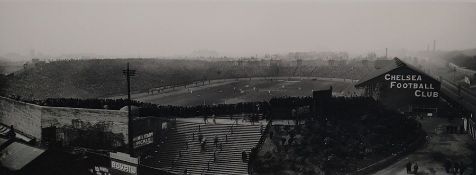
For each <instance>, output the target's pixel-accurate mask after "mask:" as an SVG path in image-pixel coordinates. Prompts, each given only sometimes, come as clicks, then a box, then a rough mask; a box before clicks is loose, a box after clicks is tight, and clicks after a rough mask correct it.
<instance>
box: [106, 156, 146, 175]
mask: <svg viewBox="0 0 476 175" xmlns="http://www.w3.org/2000/svg"><path fill="white" fill-rule="evenodd" d="M109 156H110V157H111V169H110V173H111V175H137V165H138V164H139V160H138V159H137V158H133V157H130V156H129V155H128V154H125V153H120V152H118V153H109Z"/></svg>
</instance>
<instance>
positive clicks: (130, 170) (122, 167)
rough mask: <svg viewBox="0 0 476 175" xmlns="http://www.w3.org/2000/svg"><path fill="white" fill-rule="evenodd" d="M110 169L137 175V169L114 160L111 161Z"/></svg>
mask: <svg viewBox="0 0 476 175" xmlns="http://www.w3.org/2000/svg"><path fill="white" fill-rule="evenodd" d="M111 168H113V169H116V170H119V171H122V172H126V173H130V174H137V167H135V166H132V165H127V164H124V163H120V162H116V161H114V160H111Z"/></svg>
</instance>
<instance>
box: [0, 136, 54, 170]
mask: <svg viewBox="0 0 476 175" xmlns="http://www.w3.org/2000/svg"><path fill="white" fill-rule="evenodd" d="M44 152H45V150H42V149H39V148H35V147H32V146H28V145H25V144H23V143H18V142H13V143H11V144H10V145H8V146H7V147H6V148H5V149H3V150H2V151H0V163H1V164H2V166H3V167H5V168H8V169H9V170H12V171H17V170H20V169H22V168H23V167H24V166H25V165H27V164H28V163H30V162H31V161H33V160H34V159H36V158H37V157H38V156H40V155H41V154H43V153H44Z"/></svg>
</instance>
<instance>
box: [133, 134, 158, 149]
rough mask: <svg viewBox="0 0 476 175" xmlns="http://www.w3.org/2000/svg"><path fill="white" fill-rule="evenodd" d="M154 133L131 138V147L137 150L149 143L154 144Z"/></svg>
mask: <svg viewBox="0 0 476 175" xmlns="http://www.w3.org/2000/svg"><path fill="white" fill-rule="evenodd" d="M153 136H154V133H153V132H149V133H146V134H142V135H140V136H137V137H134V138H133V146H134V148H138V147H141V146H145V145H148V144H151V143H154V137H153Z"/></svg>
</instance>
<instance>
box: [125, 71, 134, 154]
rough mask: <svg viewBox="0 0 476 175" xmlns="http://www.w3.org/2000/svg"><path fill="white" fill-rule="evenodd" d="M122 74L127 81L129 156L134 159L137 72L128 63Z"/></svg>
mask: <svg viewBox="0 0 476 175" xmlns="http://www.w3.org/2000/svg"><path fill="white" fill-rule="evenodd" d="M122 74H123V75H125V76H126V79H127V119H128V121H127V130H128V133H127V135H128V143H129V155H130V156H131V157H134V147H133V143H132V138H133V134H132V121H133V120H132V113H131V105H132V100H131V77H132V76H135V75H136V70H131V69H130V68H129V62H127V68H126V70H122Z"/></svg>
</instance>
